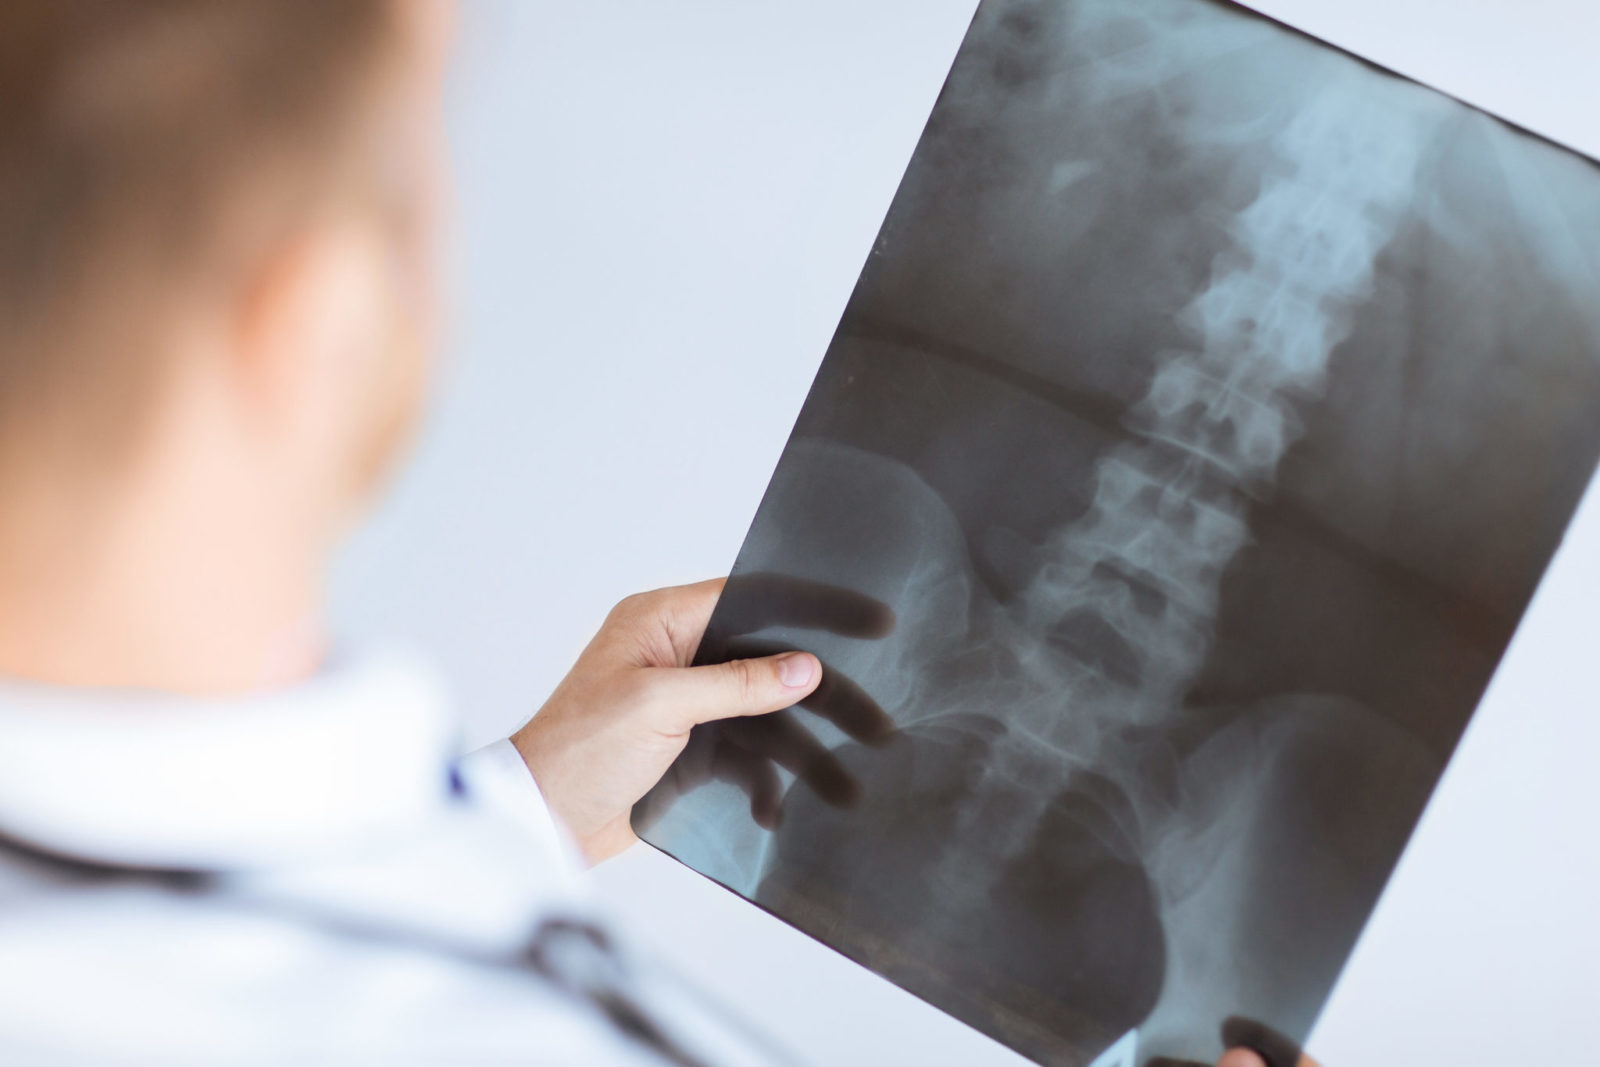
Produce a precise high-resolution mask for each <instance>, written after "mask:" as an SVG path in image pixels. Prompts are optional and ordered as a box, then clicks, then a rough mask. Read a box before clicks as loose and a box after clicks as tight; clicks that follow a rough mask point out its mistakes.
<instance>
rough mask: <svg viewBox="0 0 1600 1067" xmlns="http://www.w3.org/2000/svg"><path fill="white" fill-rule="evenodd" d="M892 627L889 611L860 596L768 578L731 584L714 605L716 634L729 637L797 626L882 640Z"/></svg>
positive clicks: (741, 578) (738, 578) (745, 577)
mask: <svg viewBox="0 0 1600 1067" xmlns="http://www.w3.org/2000/svg"><path fill="white" fill-rule="evenodd" d="M894 621H895V620H894V612H893V611H892V610H891V609H890V608H889V605H887V604H885V603H883V601H881V600H876V599H874V598H872V597H870V596H867V595H866V594H864V593H858V592H856V591H855V590H853V589H846V588H844V587H843V586H838V585H828V584H826V583H823V582H811V581H807V580H805V579H804V578H791V577H789V576H788V575H785V574H771V573H766V572H757V573H754V574H736V575H734V576H733V577H732V578H729V579H728V582H727V586H726V587H725V588H724V589H723V590H722V599H721V601H720V602H719V603H718V605H717V628H718V630H719V631H721V632H723V633H733V634H746V633H754V632H756V631H757V630H764V629H766V628H767V627H769V626H798V627H800V628H801V629H806V630H827V631H830V632H832V633H836V634H839V635H840V636H842V637H883V636H884V635H886V634H888V633H889V632H890V631H891V630H893V629H894Z"/></svg>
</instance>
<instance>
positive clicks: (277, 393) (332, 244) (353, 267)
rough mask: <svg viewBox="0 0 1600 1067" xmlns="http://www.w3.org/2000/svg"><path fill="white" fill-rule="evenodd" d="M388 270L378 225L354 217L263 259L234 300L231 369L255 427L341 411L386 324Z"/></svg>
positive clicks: (290, 241) (271, 429) (288, 425)
mask: <svg viewBox="0 0 1600 1067" xmlns="http://www.w3.org/2000/svg"><path fill="white" fill-rule="evenodd" d="M385 269H386V260H385V258H384V252H383V249H382V248H381V247H379V243H378V240H377V237H376V235H375V234H374V233H373V232H372V229H371V227H366V226H361V225H357V224H355V223H354V222H351V223H345V224H341V223H338V222H334V221H329V222H327V223H325V224H321V225H315V226H307V227H304V228H302V229H300V230H299V231H297V232H296V233H294V234H293V235H291V236H290V237H288V238H286V239H285V240H282V241H280V242H278V243H277V244H275V245H273V246H272V247H271V248H270V250H269V251H268V253H267V254H266V255H264V256H262V257H261V258H260V259H259V260H258V261H257V267H256V269H255V270H254V271H252V272H251V273H250V275H249V276H248V277H246V278H245V280H244V284H243V286H242V287H241V288H240V290H239V294H238V299H237V300H236V302H235V303H234V309H235V313H234V316H233V320H234V321H233V323H232V328H231V329H230V331H229V332H230V334H231V336H232V340H233V344H232V350H233V351H232V358H231V359H230V361H229V363H230V366H229V367H228V368H227V372H228V377H229V379H230V384H231V385H232V387H233V389H234V390H235V392H236V401H237V403H238V406H239V410H240V411H241V412H242V413H243V414H244V415H245V417H246V418H247V419H248V420H249V422H250V423H251V424H252V426H253V427H254V428H255V429H258V430H262V431H266V432H267V433H269V434H271V435H273V436H277V435H280V434H283V433H286V432H288V433H292V432H294V428H295V427H296V426H297V425H304V424H306V423H308V421H310V420H316V419H318V417H319V416H322V417H327V416H330V415H333V416H336V415H337V411H336V409H337V408H338V407H340V406H342V405H343V404H345V403H346V402H347V400H348V398H347V396H346V389H347V388H348V383H349V382H350V381H351V380H353V379H354V378H355V377H356V375H357V374H358V373H359V371H360V370H361V369H362V368H358V367H356V366H354V365H353V364H355V363H358V362H360V360H361V356H362V354H363V353H365V352H369V351H371V349H372V348H373V347H374V345H375V339H376V338H377V337H378V336H380V334H381V332H382V328H383V320H384V313H385V306H384V289H383V287H384V284H385V278H384V274H383V272H384V270H385ZM330 409H335V410H330ZM305 428H306V429H310V428H311V427H310V426H305Z"/></svg>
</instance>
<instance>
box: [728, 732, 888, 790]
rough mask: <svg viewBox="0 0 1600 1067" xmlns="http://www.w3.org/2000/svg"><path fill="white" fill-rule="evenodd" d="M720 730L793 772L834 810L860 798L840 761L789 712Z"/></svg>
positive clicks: (755, 754)
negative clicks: (833, 807) (832, 806)
mask: <svg viewBox="0 0 1600 1067" xmlns="http://www.w3.org/2000/svg"><path fill="white" fill-rule="evenodd" d="M718 729H719V730H720V731H721V733H722V736H723V738H725V739H726V740H727V741H728V742H729V743H731V744H734V745H737V746H738V747H740V748H742V749H744V750H745V751H746V752H749V753H751V754H752V755H754V756H758V757H761V758H763V759H767V760H771V761H772V762H773V763H776V764H778V766H780V767H783V768H785V769H787V770H789V771H791V772H792V773H793V774H794V775H795V776H796V777H797V778H799V779H800V780H801V781H803V782H805V783H806V785H808V786H810V787H811V789H812V791H813V792H814V793H816V794H817V796H819V797H821V798H822V799H823V800H824V801H826V802H827V803H829V804H832V805H834V806H835V807H848V806H850V805H851V804H854V803H855V802H856V801H857V800H858V799H859V798H860V796H861V786H860V784H859V783H858V782H857V781H856V780H855V778H854V777H853V776H852V775H851V774H850V772H849V771H847V770H845V766H844V764H843V763H841V762H840V761H839V757H838V756H836V755H834V754H833V752H831V751H830V750H829V749H828V746H826V745H824V744H823V743H822V742H821V741H818V740H817V739H816V737H815V736H814V735H813V734H812V733H811V731H809V730H807V729H806V728H805V727H804V726H801V725H800V723H799V722H798V721H796V719H795V718H794V716H793V715H790V714H789V713H787V712H782V711H780V712H777V713H776V714H773V715H763V716H761V717H760V718H757V719H731V720H729V721H727V722H724V723H722V724H721V725H720V726H719V727H718Z"/></svg>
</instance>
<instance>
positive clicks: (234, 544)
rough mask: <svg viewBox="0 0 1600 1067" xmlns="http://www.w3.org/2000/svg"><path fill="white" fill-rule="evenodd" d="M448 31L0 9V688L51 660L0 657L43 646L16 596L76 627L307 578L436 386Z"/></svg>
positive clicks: (397, 11)
mask: <svg viewBox="0 0 1600 1067" xmlns="http://www.w3.org/2000/svg"><path fill="white" fill-rule="evenodd" d="M449 16H450V7H449V6H448V4H447V3H446V0H6V2H5V3H3V4H0V499H4V500H5V506H4V507H0V601H4V602H6V604H7V610H6V611H4V612H0V673H3V672H5V671H6V670H7V669H8V666H10V667H11V668H12V669H31V668H29V666H28V665H29V664H31V663H32V662H33V661H35V660H38V659H39V656H38V655H35V654H33V653H27V654H18V655H13V656H10V657H9V659H8V657H7V656H6V655H5V651H6V648H5V646H6V633H5V626H6V624H7V623H8V622H9V623H11V624H12V625H14V627H15V628H16V629H17V630H18V631H19V632H20V633H21V634H22V635H23V636H24V637H26V638H27V640H29V641H34V640H35V639H36V635H39V634H44V633H48V632H50V629H51V625H52V619H50V618H41V617H38V616H39V612H37V611H35V612H33V614H32V615H31V616H30V617H27V618H26V619H25V620H23V616H24V615H26V614H28V609H27V608H26V606H25V605H26V604H28V603H31V602H33V601H37V602H38V605H40V606H41V610H43V611H44V612H45V613H46V614H51V613H54V614H58V615H59V616H60V619H59V620H56V621H58V622H59V624H60V625H59V628H60V629H61V631H62V632H63V633H64V634H73V635H81V634H84V633H85V632H86V631H87V629H88V628H89V623H87V622H85V621H83V620H84V619H87V618H89V617H91V616H97V615H100V616H104V615H108V614H110V612H109V609H108V608H107V605H109V604H112V603H114V602H116V601H117V598H118V597H119V596H120V597H121V598H122V599H123V600H126V601H129V602H134V601H137V600H139V599H141V598H142V599H144V600H146V601H149V600H150V599H151V597H152V596H156V595H159V597H160V602H155V603H151V604H150V605H149V610H150V611H151V612H152V613H157V612H159V611H160V610H161V609H162V607H163V605H164V604H170V605H174V606H175V605H177V604H178V603H179V602H180V601H183V602H185V603H187V604H188V605H189V608H188V614H189V615H190V616H193V617H194V618H195V619H199V618H201V617H203V616H204V615H206V613H207V612H210V613H211V614H213V615H216V614H218V611H217V607H218V605H219V604H220V603H222V602H223V601H224V600H226V602H227V603H228V604H233V605H237V607H235V608H234V609H232V611H233V614H234V615H235V616H237V617H239V618H244V617H247V616H248V615H249V614H250V612H251V611H252V610H253V609H252V607H251V605H250V604H249V603H247V601H249V600H250V599H252V595H253V594H251V595H247V594H246V592H245V591H243V590H242V588H240V586H241V583H242V582H243V578H241V575H244V574H246V572H248V571H251V569H253V570H254V572H257V573H259V574H261V575H263V576H266V575H276V576H277V577H278V578H279V579H280V580H278V581H277V582H276V585H277V586H279V587H285V586H289V585H301V584H309V583H301V582H298V581H294V582H291V581H288V580H286V579H285V576H287V575H290V574H291V573H306V572H309V571H311V570H313V569H314V568H315V566H317V565H318V564H317V563H316V561H315V557H317V556H319V555H320V554H322V553H325V551H326V549H327V547H328V546H329V544H330V543H331V541H332V539H333V537H334V536H335V535H336V534H337V533H338V532H340V530H341V528H342V527H343V525H344V522H345V520H346V519H347V518H348V517H349V516H350V515H351V513H352V511H353V510H354V508H353V506H354V505H355V504H357V503H359V502H360V501H361V500H362V499H363V498H364V497H365V495H366V494H367V491H368V489H370V487H371V486H372V484H373V482H374V481H375V480H376V479H377V477H378V475H379V474H380V473H381V472H382V471H383V470H384V469H385V467H386V466H387V464H388V461H389V460H390V459H391V458H392V456H393V454H394V453H395V452H396V450H397V446H398V444H399V443H400V442H401V441H402V440H403V439H404V438H405V436H406V431H407V430H408V429H409V428H410V427H411V424H412V423H413V421H414V417H415V414H416V409H417V408H418V407H419V404H418V401H419V399H420V397H421V394H422V392H423V387H424V383H425V379H426V369H427V363H428V359H427V353H428V350H429V348H430V347H431V344H432V341H433V333H434V328H435V324H434V319H435V308H436V304H437V293H436V292H435V290H436V280H435V275H434V260H435V254H434V247H433V246H434V242H435V238H436V231H437V229H438V220H437V216H438V214H439V212H440V202H441V199H442V197H441V186H442V184H443V182H442V171H443V158H442V157H443V152H442V129H441V121H440V119H441V111H442V104H441V96H442V94H441V92H440V88H441V75H442V70H443V67H444V59H445V54H446V45H447V38H448V36H449V34H448V26H447V23H448V21H449ZM163 552H164V553H166V554H167V555H168V556H175V555H179V554H181V555H183V556H184V557H186V559H187V565H186V566H179V565H177V561H174V560H163V559H162V558H161V553H163ZM229 553H231V554H229ZM52 556H53V557H54V562H53V563H47V562H46V560H47V559H48V558H51V557H52ZM69 556H70V557H71V559H72V564H73V565H72V566H71V567H69V566H68V565H67V562H66V561H67V559H68V557H69ZM291 557H294V558H293V561H292V562H291ZM73 567H75V568H76V570H74V569H73ZM91 569H92V571H93V573H90V574H87V575H86V574H84V573H83V572H85V571H88V570H91ZM166 571H172V572H175V573H165V572H166ZM158 575H159V577H158ZM68 578H71V579H73V580H75V581H79V582H80V584H81V585H82V586H83V587H84V588H83V589H81V590H78V591H77V592H76V593H75V594H74V593H72V592H71V591H69V590H67V589H66V588H64V587H65V585H67V584H68V581H67V579H68ZM260 582H261V584H263V585H265V584H267V583H268V582H269V579H268V578H266V577H263V578H261V579H260ZM52 583H54V584H52ZM185 583H190V584H192V585H193V586H194V588H192V589H185V588H179V587H180V586H183V585H184V584H185ZM146 586H149V587H151V588H146ZM119 590H120V592H119ZM275 595H277V594H274V593H272V592H271V591H270V590H269V591H268V592H267V593H266V594H264V595H263V596H257V597H254V599H257V600H263V601H264V600H267V599H271V598H272V596H275ZM279 599H281V600H282V601H283V604H281V605H279V606H278V607H277V608H269V607H265V606H263V607H260V608H259V610H258V611H257V613H258V614H260V615H261V616H262V617H263V618H265V617H266V616H268V615H271V614H273V612H274V611H276V613H277V614H279V615H282V614H285V613H287V612H288V611H290V610H291V608H290V607H289V606H288V605H289V603H290V597H289V594H287V593H284V594H282V595H281V596H280V597H279ZM300 599H301V600H302V601H305V600H308V599H310V598H309V596H308V595H306V594H303V593H302V594H301V597H300ZM213 601H214V602H215V603H213ZM295 610H298V609H295ZM124 614H126V611H124ZM151 617H152V618H153V617H154V614H152V616H151ZM52 618H53V615H52ZM210 625H211V626H212V628H213V629H214V628H215V627H216V626H217V622H216V620H213V621H212V623H211V624H210ZM263 625H265V624H264V623H263ZM152 629H154V627H153V624H152ZM177 629H181V627H175V628H174V630H175V631H176V630H177ZM108 632H109V630H108ZM37 640H39V641H42V640H43V638H38V639H37ZM173 640H174V641H176V633H174V635H173ZM169 643H172V642H169ZM80 644H83V645H85V646H87V645H88V644H92V642H91V641H89V639H88V638H87V637H84V638H82V640H81V641H80ZM152 644H154V641H153V639H152ZM198 654H199V653H197V655H198ZM220 655H221V653H218V656H219V657H220ZM135 659H138V661H139V662H144V661H151V662H153V654H152V655H143V658H142V659H139V658H138V657H135ZM18 663H20V664H22V666H21V667H16V666H15V665H16V664H18ZM39 673H41V674H47V675H50V676H52V677H53V676H55V675H56V674H63V673H64V674H74V673H75V672H74V671H65V670H64V671H57V672H54V673H52V672H51V671H48V670H44V669H43V668H41V669H40V672H39ZM77 673H84V674H86V675H88V676H95V677H98V676H99V675H98V674H97V672H95V671H86V672H77ZM100 673H105V674H107V676H109V677H120V676H121V675H120V674H118V673H117V672H115V671H111V672H100ZM123 673H124V674H125V673H128V672H126V671H124V672H123ZM133 673H135V674H138V673H139V672H137V671H135V672H133ZM148 673H149V674H150V676H151V677H152V678H159V677H162V676H163V674H162V672H160V671H154V670H152V671H150V672H148ZM169 673H170V672H169ZM234 673H237V672H234ZM140 676H141V677H143V675H142V674H141V675H140ZM216 677H217V678H218V679H219V680H220V679H223V678H224V677H232V674H228V673H227V672H223V671H220V670H219V671H218V672H216ZM219 684H220V681H219Z"/></svg>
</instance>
